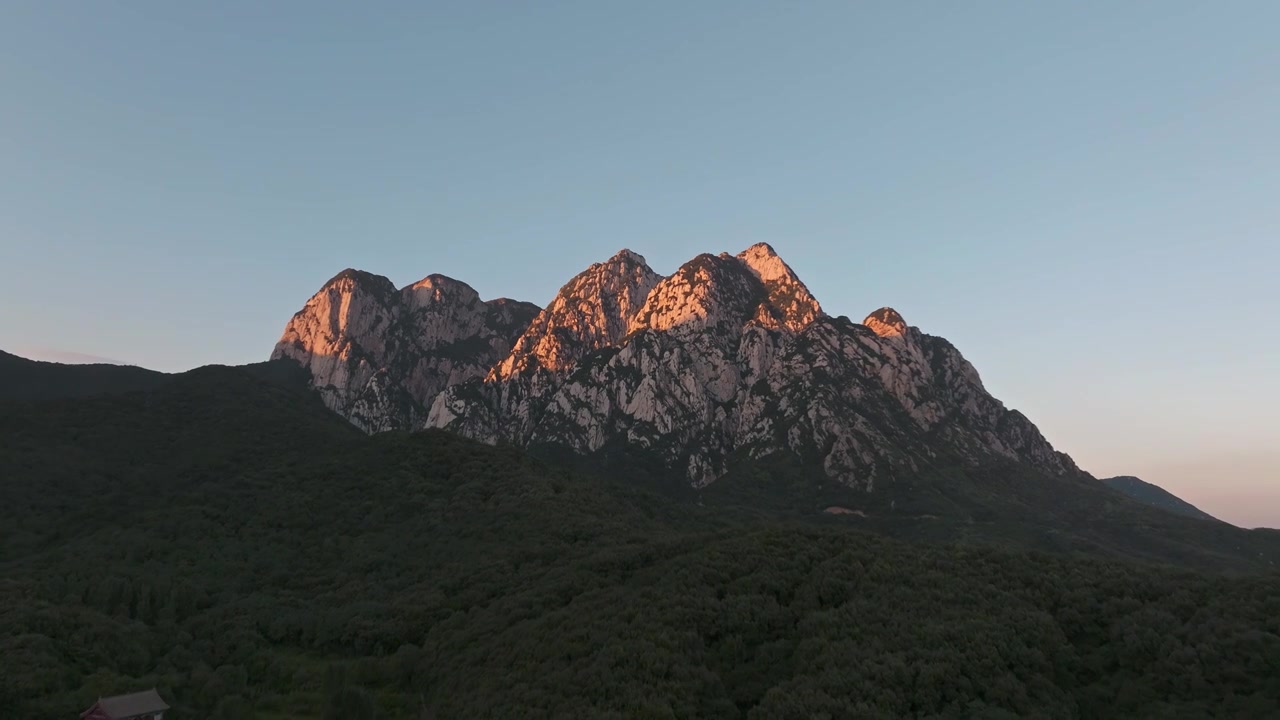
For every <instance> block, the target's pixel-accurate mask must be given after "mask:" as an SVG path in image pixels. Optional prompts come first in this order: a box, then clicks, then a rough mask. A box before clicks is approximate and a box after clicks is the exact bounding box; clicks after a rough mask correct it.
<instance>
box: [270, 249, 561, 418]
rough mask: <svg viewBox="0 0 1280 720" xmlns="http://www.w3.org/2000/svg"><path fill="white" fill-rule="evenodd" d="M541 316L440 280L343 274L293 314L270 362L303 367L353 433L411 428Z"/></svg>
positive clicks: (479, 373) (524, 306) (518, 304)
mask: <svg viewBox="0 0 1280 720" xmlns="http://www.w3.org/2000/svg"><path fill="white" fill-rule="evenodd" d="M537 312H538V308H537V306H535V305H531V304H529V303H522V302H517V301H514V300H508V299H505V298H502V299H498V300H491V301H488V302H484V301H482V300H481V299H480V296H479V295H477V294H476V291H475V290H473V289H472V288H471V286H469V285H467V284H466V283H463V282H459V281H457V280H453V279H451V278H447V277H445V276H443V275H431V276H428V277H426V278H424V279H422V280H420V281H419V282H416V283H414V284H412V285H409V286H407V287H405V288H403V289H401V290H397V289H396V288H395V286H394V285H393V284H392V283H391V281H390V280H388V279H387V278H385V277H382V276H379V275H373V274H370V273H366V272H362V271H359V270H345V271H343V272H341V273H339V274H338V275H337V276H336V277H334V278H333V279H332V280H330V281H329V282H328V283H325V285H324V287H322V288H321V289H320V291H319V292H317V293H316V294H315V295H314V296H312V298H311V299H310V300H308V301H307V304H306V305H305V306H304V307H303V308H302V310H300V311H298V313H297V314H295V315H294V316H293V319H292V320H290V321H289V324H288V325H287V326H286V327H285V330H284V334H283V335H282V336H281V338H280V341H279V342H278V343H277V344H276V347H275V350H274V352H272V354H271V357H272V359H276V358H291V359H293V360H295V361H297V362H298V363H299V364H300V365H302V366H303V367H304V368H306V369H307V370H308V371H309V372H310V373H311V378H312V384H313V386H314V387H315V389H316V390H317V391H318V392H319V393H320V396H321V397H322V398H323V399H324V402H325V404H326V405H328V406H329V407H330V408H332V409H333V410H335V411H337V412H338V413H340V414H341V415H343V416H344V417H346V418H347V419H349V420H350V421H351V422H352V423H354V424H355V425H356V426H358V427H360V428H362V429H364V430H366V431H368V432H379V431H385V430H395V429H409V428H412V427H414V426H416V425H419V424H421V421H422V419H423V418H424V417H425V414H426V413H425V408H426V407H427V406H428V405H429V404H430V402H431V401H432V400H433V399H434V398H435V396H436V395H437V394H439V393H440V391H442V390H444V389H445V388H446V387H449V386H450V385H454V384H456V383H460V382H463V381H465V380H469V379H471V378H475V377H480V376H483V375H484V374H485V373H487V372H488V371H489V369H490V368H491V367H492V366H493V364H494V363H495V362H497V361H498V359H500V358H502V357H503V356H505V355H506V354H507V353H508V352H509V351H510V350H511V346H512V343H514V342H515V339H516V338H517V337H519V336H520V335H521V334H522V333H523V332H524V330H525V329H526V328H527V327H528V325H529V322H530V321H531V320H532V319H533V317H534V315H535V314H536V313H537Z"/></svg>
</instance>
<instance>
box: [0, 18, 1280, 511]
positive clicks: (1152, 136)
mask: <svg viewBox="0 0 1280 720" xmlns="http://www.w3.org/2000/svg"><path fill="white" fill-rule="evenodd" d="M1277 28H1280V3H1276V2H1274V1H1273V0H1268V1H1266V2H1225V3H1209V2H1170V1H1161V2H1126V3H1115V2H1096V3H1085V2H1071V3H1067V2H1063V3H1057V4H1053V5H1051V4H1050V3H1040V2H1035V3H1026V2H982V3H945V2H929V3H923V2H922V3H911V2H884V3H878V4H872V3H855V2H844V1H842V2H830V3H819V2H809V3H782V2H767V3H755V2H738V1H734V2H710V1H707V2H696V3H687V2H661V3H648V2H644V3H641V2H633V3H614V2H581V3H553V2H541V3H506V4H502V3H489V2H459V3H455V4H444V3H424V2H412V3H397V4H382V3H372V2H370V3H342V4H329V3H321V2H257V1H256V0H255V1H254V2H229V1H225V0H224V1H220V2H213V3H202V4H198V3H190V2H180V3H174V2H141V1H139V2H127V3H125V2H108V1H107V0H102V1H101V2H81V1H76V2H64V1H61V0H33V1H28V0H7V2H4V3H3V4H0V162H2V163H3V168H4V172H3V173H0V267H2V268H3V269H4V271H5V280H4V282H3V283H2V284H0V347H3V348H5V349H11V350H18V351H21V352H27V353H29V354H49V353H53V352H54V351H62V352H78V353H87V354H90V355H97V356H104V357H108V358H114V359H118V360H123V361H128V362H132V363H136V364H141V365H145V366H149V367H154V368H158V369H164V370H181V369H185V368H189V367H192V366H195V365H200V364H205V363H212V362H220V363H243V362H250V361H256V360H261V359H263V358H265V357H266V356H267V354H268V353H269V352H270V350H271V347H272V345H273V343H274V342H275V340H276V338H277V336H278V334H279V332H280V331H281V329H282V328H283V326H284V323H285V321H286V320H287V319H288V317H289V316H290V315H291V314H292V313H293V312H294V311H295V310H297V309H298V308H299V307H300V306H301V305H302V303H303V302H304V301H305V300H306V298H307V297H308V296H309V295H311V293H313V292H314V291H315V290H316V289H317V288H318V287H319V285H320V284H321V283H322V282H323V281H324V280H326V279H327V278H329V277H330V276H331V275H333V274H334V273H336V272H337V271H338V270H341V269H342V268H344V267H348V266H355V267H359V268H363V269H366V270H370V271H374V272H378V273H382V274H385V275H388V276H389V277H391V278H392V279H393V280H395V281H396V282H397V283H398V284H403V283H407V282H410V281H413V280H416V279H418V278H420V277H422V276H425V275H427V274H429V273H432V272H441V273H445V274H448V275H451V276H454V277H457V278H460V279H463V280H466V281H467V282H470V283H471V284H472V285H474V286H475V287H476V288H477V289H478V290H480V292H481V293H482V294H483V295H485V296H496V295H509V296H513V297H518V298H522V299H527V300H531V301H534V302H538V303H545V302H546V301H547V300H549V299H550V297H551V296H552V295H553V294H554V292H555V290H556V289H557V288H558V286H559V285H560V284H561V283H562V282H564V281H565V280H566V279H568V278H569V277H570V276H571V275H573V274H574V273H575V272H577V271H578V270H580V269H582V268H583V267H585V266H586V265H587V264H589V263H590V262H593V261H597V260H601V259H604V258H606V257H608V256H609V255H611V254H613V253H614V252H615V251H617V250H618V249H619V248H622V247H629V248H631V249H633V250H636V251H637V252H640V253H641V254H643V255H645V256H646V257H647V258H648V259H649V261H650V264H651V265H653V266H654V268H655V269H657V270H659V271H661V272H670V271H672V270H673V269H674V268H675V267H677V266H678V265H679V264H680V263H681V262H682V261H683V260H685V259H687V258H689V257H691V256H692V255H694V254H696V253H697V252H700V251H715V252H718V251H722V250H728V251H732V252H736V251H738V250H740V249H742V248H744V247H746V246H748V245H750V244H751V243H753V242H757V241H762V240H763V241H768V242H770V243H772V244H773V245H774V246H775V247H776V248H777V249H778V251H779V252H780V253H781V254H782V255H783V257H784V258H786V259H787V260H788V261H789V262H790V263H791V264H792V266H793V267H794V268H795V269H796V270H797V272H799V273H800V275H801V277H802V278H803V279H804V280H805V281H806V282H807V283H808V284H809V286H810V288H811V289H812V290H813V291H814V292H815V294H816V295H817V296H818V298H819V299H820V300H821V301H822V302H823V304H824V306H825V307H826V308H827V310H828V311H829V312H831V313H833V314H848V315H850V316H852V317H854V318H855V319H860V318H861V317H862V316H863V315H864V314H866V313H867V312H868V311H870V310H872V309H875V308H876V307H879V306H881V305H893V306H894V307H896V308H898V309H899V310H900V311H901V312H902V313H903V314H904V315H905V317H906V318H907V320H908V322H910V323H912V324H915V325H919V326H920V327H921V328H922V329H924V330H925V331H926V332H930V333H933V334H938V335H942V336H945V337H947V338H949V339H951V340H952V341H953V342H955V343H956V344H957V345H958V346H959V347H960V348H961V350H962V351H964V352H965V353H966V354H967V356H968V357H969V358H970V359H971V360H972V361H973V362H974V363H975V365H976V366H977V367H978V368H979V370H980V371H981V372H982V374H983V377H984V379H985V380H986V382H987V385H988V387H989V388H990V389H991V390H993V391H994V392H995V393H996V394H997V395H998V396H999V397H1001V398H1002V399H1004V400H1005V401H1006V402H1007V403H1008V404H1009V405H1011V406H1013V407H1017V408H1019V409H1021V410H1023V411H1024V412H1026V413H1027V414H1028V415H1029V416H1030V417H1031V418H1032V419H1033V420H1034V421H1035V422H1037V423H1038V424H1039V425H1040V427H1041V428H1042V429H1043V430H1044V431H1045V433H1046V435H1048V437H1049V438H1050V439H1051V440H1052V441H1053V442H1054V443H1055V444H1056V445H1057V446H1058V447H1059V448H1061V449H1063V450H1065V451H1067V452H1070V453H1071V454H1072V455H1074V456H1075V457H1076V459H1077V460H1078V461H1079V462H1080V463H1081V464H1082V465H1083V466H1084V467H1085V468H1086V469H1088V470H1090V471H1092V472H1094V473H1095V474H1099V475H1110V474H1119V473H1126V474H1137V475H1140V476H1142V477H1144V478H1146V479H1148V480H1151V481H1154V482H1157V483H1159V484H1162V485H1164V486H1166V487H1168V488H1169V489H1171V490H1173V491H1174V492H1176V493H1178V494H1179V495H1181V496H1183V497H1185V498H1187V499H1188V500H1191V501H1192V502H1195V503H1197V504H1199V505H1200V506H1201V507H1203V508H1204V509H1206V510H1208V511H1210V512H1213V513H1217V514H1220V515H1221V516H1223V517H1225V518H1227V519H1229V520H1233V521H1235V522H1238V523H1243V524H1270V525H1280V380H1278V379H1277V375H1278V374H1277V369H1278V368H1280V290H1278V289H1277V285H1278V284H1280V283H1277V282H1276V270H1277V265H1278V263H1280V249H1278V244H1280V42H1278V41H1277V33H1278V32H1280V31H1278V30H1277Z"/></svg>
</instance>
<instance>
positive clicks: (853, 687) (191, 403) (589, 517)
mask: <svg viewBox="0 0 1280 720" xmlns="http://www.w3.org/2000/svg"><path fill="white" fill-rule="evenodd" d="M0 436H2V437H3V438H4V440H3V441H2V442H0V718H21V719H22V720H28V719H30V720H39V719H43V718H49V719H50V720H52V719H53V718H67V717H75V715H74V713H79V712H80V711H81V710H83V709H84V708H86V707H88V705H90V704H91V703H92V702H93V700H94V699H96V698H97V697H98V696H99V695H107V694H114V693H120V692H128V691H133V690H138V689H144V688H149V687H151V686H153V685H154V686H156V687H157V688H159V690H160V691H161V694H162V695H163V696H164V697H165V698H166V699H167V700H168V701H169V702H170V704H171V705H173V706H174V710H173V712H172V713H171V714H170V715H169V716H167V717H172V718H174V720H180V719H181V718H321V717H323V718H329V717H332V718H339V717H340V718H345V719H352V718H375V717H376V718H423V717H431V718H489V717H492V718H517V717H557V718H611V717H612V718H688V717H706V718H752V719H764V718H898V717H920V718H1014V717H1042V718H1098V717H1114V718H1199V717H1229V718H1264V717H1276V716H1278V715H1280V574H1277V573H1276V572H1274V571H1273V570H1270V569H1269V567H1270V565H1269V561H1263V562H1257V563H1253V564H1250V563H1249V559H1250V557H1251V556H1253V555H1258V554H1260V553H1265V552H1266V549H1267V548H1269V547H1271V546H1270V545H1268V543H1270V542H1272V541H1273V540H1274V535H1268V534H1261V535H1259V534H1247V533H1243V532H1242V531H1237V530H1235V529H1232V528H1228V527H1227V526H1225V525H1222V526H1221V527H1218V526H1219V525H1221V524H1220V523H1219V524H1210V523H1202V521H1193V520H1185V519H1178V521H1177V522H1174V521H1167V522H1168V523H1172V524H1165V523H1166V520H1165V519H1164V516H1163V515H1161V514H1151V513H1154V512H1156V511H1148V510H1147V509H1142V510H1141V511H1137V510H1134V509H1133V507H1134V506H1136V504H1127V501H1123V500H1120V499H1116V498H1118V496H1114V497H1113V495H1112V494H1090V493H1092V492H1093V491H1092V490H1088V491H1087V492H1085V491H1082V492H1081V493H1074V494H1073V493H1072V492H1070V491H1069V490H1062V489H1059V490H1058V492H1063V493H1066V497H1067V499H1068V500H1070V502H1063V503H1061V504H1062V505H1064V506H1065V507H1064V509H1063V510H1062V512H1063V513H1066V515H1064V516H1063V518H1065V519H1062V522H1063V523H1066V522H1069V519H1070V518H1071V517H1076V515H1072V513H1075V514H1078V515H1079V518H1078V520H1079V524H1081V525H1082V526H1083V527H1084V530H1081V531H1080V532H1077V533H1075V534H1066V533H1065V531H1058V530H1054V531H1052V532H1047V533H1037V532H1034V531H1033V530H1032V528H1034V527H1035V526H1036V525H1035V523H1034V522H1027V521H1022V520H1019V521H1017V522H1015V521H1012V520H1007V519H1001V518H1007V516H1006V515H1004V514H1003V513H1004V511H1003V510H1002V511H1000V512H998V513H996V515H997V516H998V517H997V516H992V517H985V518H984V517H983V516H981V515H980V514H979V509H978V507H977V506H976V505H974V504H973V503H974V502H975V501H973V500H972V498H973V497H981V496H980V495H975V494H974V493H976V492H978V490H975V489H974V488H979V489H981V488H985V489H983V490H981V491H982V492H985V493H987V494H988V495H990V496H991V497H992V498H993V499H992V503H994V504H993V505H992V507H996V508H1004V507H1038V506H1036V505H1035V503H1036V502H1039V500H1038V499H1037V498H1039V497H1041V496H1042V495H1044V494H1045V493H1051V492H1054V488H1045V487H1039V486H1037V487H1032V488H1018V487H1014V486H1016V483H1015V482H1014V481H1013V480H1012V479H1011V478H1010V477H1009V473H1010V472H1012V471H1011V470H1010V469H1007V468H1006V469H999V468H995V469H992V470H991V472H990V473H989V474H988V475H987V476H985V477H984V478H980V479H973V478H969V479H965V480H964V482H967V483H969V484H970V485H971V486H973V487H970V489H969V490H970V491H969V492H967V493H966V494H964V495H963V497H961V496H959V495H955V494H954V493H953V494H951V495H948V494H947V492H946V491H945V483H942V480H944V479H946V477H945V476H946V472H945V471H940V477H939V478H936V479H935V481H934V484H932V485H929V486H928V488H926V490H927V492H926V491H922V492H919V493H917V494H916V495H914V496H912V497H913V498H915V499H914V500H910V501H911V502H914V503H916V506H915V507H913V508H909V509H903V508H901V507H899V506H898V505H895V506H894V509H895V510H896V511H898V512H899V513H900V514H904V515H905V517H904V518H900V519H898V520H895V521H894V522H893V523H890V522H889V521H887V520H882V519H881V516H883V515H884V513H883V510H884V507H883V506H882V505H877V504H876V503H883V502H884V501H883V500H881V499H874V500H867V499H860V498H858V497H854V496H848V495H842V494H841V493H840V492H839V491H838V490H836V489H831V488H827V489H825V490H822V489H816V487H817V486H816V485H813V484H812V483H811V482H808V484H806V482H807V481H805V480H804V478H803V477H802V475H803V473H802V472H801V471H800V470H797V469H796V468H795V467H791V466H785V464H784V465H783V466H779V467H769V466H767V465H762V466H758V467H754V468H743V469H741V470H740V471H739V472H738V473H737V476H736V477H731V478H728V479H726V481H722V482H725V483H726V484H725V485H724V486H722V487H721V488H715V486H713V489H710V490H708V491H706V492H704V493H686V494H684V495H681V494H678V493H672V492H667V491H666V490H664V489H663V488H662V487H661V485H659V484H649V485H646V484H645V483H642V482H637V478H636V477H632V476H633V475H637V474H640V473H641V472H642V471H641V470H636V469H635V468H637V467H641V464H638V463H633V464H632V466H631V467H632V471H631V472H630V473H624V472H621V471H618V472H600V471H599V470H593V469H592V468H591V467H587V466H582V465H577V466H574V465H571V464H570V463H567V462H561V461H559V460H551V459H547V458H533V457H530V456H529V455H527V454H525V453H523V452H520V451H518V450H515V449H512V448H505V447H499V448H493V447H487V446H483V445H479V444H476V443H472V442H469V441H466V440H463V439H460V438H457V437H453V436H450V435H446V434H443V433H439V432H428V433H421V434H413V435H404V434H388V435H379V436H374V437H365V436H364V435H362V434H360V433H358V432H356V431H355V430H354V429H352V428H351V427H349V426H348V425H347V424H346V423H345V422H344V421H342V420H341V419H339V418H337V417H336V416H333V415H332V414H330V413H328V412H327V411H325V410H324V409H323V407H321V406H320V405H319V403H318V400H316V399H315V398H314V397H312V396H311V395H309V394H307V393H305V392H301V391H299V390H298V389H297V388H295V387H293V386H292V385H291V384H290V382H288V379H287V378H283V377H281V376H279V375H278V374H277V373H276V372H275V371H274V370H270V369H264V368H261V367H260V368H250V369H227V368H206V369H202V370H198V371H193V372H191V373H187V374H185V375H182V376H178V377H176V378H174V379H172V380H171V381H167V382H164V383H162V384H160V385H158V386H157V387H155V388H153V389H149V390H146V391H139V392H131V393H128V394H116V395H110V396H99V397H89V398H62V399H57V398H55V399H43V400H31V399H28V400H9V401H6V402H5V403H4V404H2V405H0ZM730 480H732V481H734V483H733V484H729V483H728V481H730ZM955 482H961V480H960V479H955ZM921 483H925V481H924V480H921ZM984 483H985V484H984ZM1107 492H1109V491H1107ZM997 497H998V498H1001V499H999V500H997V499H995V498H997ZM902 500H903V503H908V500H909V498H906V497H905V496H904V498H903V499H902ZM829 502H832V503H834V502H839V503H844V504H845V505H849V506H851V507H852V506H855V505H857V503H859V502H863V503H864V505H862V506H858V507H859V508H860V511H864V512H865V513H866V515H867V517H865V518H864V517H862V516H859V515H856V514H847V515H828V514H825V513H823V512H821V509H822V508H823V507H825V504H826V503H829ZM1001 503H1004V505H1002V504H1001ZM979 504H981V503H979ZM949 506H956V507H959V508H960V510H961V511H963V512H962V513H958V514H953V515H940V516H938V517H932V515H933V514H934V513H931V512H927V511H929V510H932V511H934V512H936V513H941V512H942V510H939V509H938V508H943V507H949ZM908 510H909V514H907V513H908ZM877 511H880V512H879V513H878V512H877ZM965 513H967V514H965ZM1135 513H1136V514H1135ZM1099 514H1100V515H1101V517H1100V519H1099V518H1093V516H1094V515H1099ZM1055 517H1056V516H1055ZM1116 517H1119V518H1136V519H1137V520H1136V521H1138V522H1141V523H1144V524H1145V525H1144V526H1143V527H1140V528H1137V529H1134V528H1131V527H1130V528H1123V529H1116V528H1114V527H1113V525H1114V522H1113V520H1114V518H1116ZM956 518H963V520H959V519H956ZM1091 518H1092V519H1091ZM1109 518H1110V519H1109ZM1034 519H1035V518H1032V520H1034ZM1055 522H1056V521H1055ZM1184 522H1185V523H1201V524H1189V525H1188V524H1179V523H1184ZM1090 528H1091V529H1090ZM1144 538H1145V540H1144ZM1255 545H1256V548H1255ZM1200 546H1204V547H1208V548H1209V549H1207V550H1204V551H1203V553H1192V552H1191V550H1190V548H1193V547H1200ZM1112 550H1114V551H1112ZM1233 553H1234V554H1233ZM1143 559H1145V560H1147V562H1142V561H1141V560H1143ZM1161 559H1163V560H1165V561H1171V560H1182V559H1185V560H1186V562H1184V563H1183V565H1184V567H1176V566H1174V565H1172V564H1167V562H1166V563H1165V564H1161V563H1159V562H1156V561H1157V560H1161ZM1213 562H1222V563H1224V564H1226V565H1228V566H1230V569H1232V570H1234V571H1235V572H1233V573H1231V574H1230V575H1223V574H1221V573H1213V572H1207V571H1205V570H1204V569H1203V568H1204V567H1205V565H1206V564H1211V563H1213ZM1192 568H1200V569H1192Z"/></svg>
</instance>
